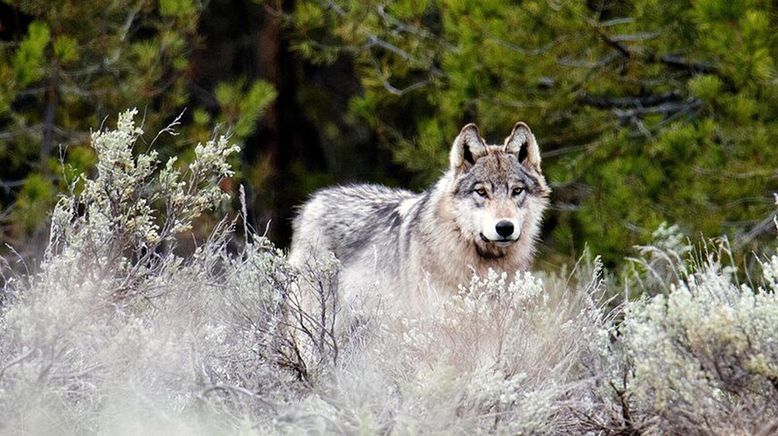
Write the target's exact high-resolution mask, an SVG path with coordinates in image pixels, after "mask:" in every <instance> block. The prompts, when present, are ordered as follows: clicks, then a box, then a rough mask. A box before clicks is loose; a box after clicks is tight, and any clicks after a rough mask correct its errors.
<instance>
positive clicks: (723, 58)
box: [291, 0, 778, 261]
mask: <svg viewBox="0 0 778 436" xmlns="http://www.w3.org/2000/svg"><path fill="white" fill-rule="evenodd" d="M776 17H778V14H776V13H775V10H774V6H772V5H771V3H770V2H766V1H743V2H730V1H726V0H704V1H697V2H669V3H668V2H657V1H655V0H632V1H629V2H606V3H601V2H599V3H598V2H594V3H593V2H583V1H572V2H547V1H524V2H521V3H519V4H513V3H510V4H509V3H508V2H502V1H498V0H492V1H469V0H443V1H438V2H417V1H402V0H400V1H394V2H388V3H387V2H382V1H368V2H362V1H354V0H336V1H330V2H314V1H301V2H297V3H296V6H295V9H294V11H293V13H292V16H291V23H292V26H293V29H294V32H295V43H294V48H295V49H297V50H298V51H299V52H300V53H301V54H302V55H304V56H306V57H307V58H309V59H311V60H312V61H314V62H323V63H327V62H331V61H333V60H334V59H344V58H348V59H351V60H352V61H353V63H354V66H355V69H356V74H357V76H358V78H359V80H360V83H361V85H362V87H363V93H362V95H360V96H358V97H356V98H355V99H354V100H353V101H352V104H351V106H350V107H351V111H352V115H356V116H358V117H360V118H361V119H362V120H364V121H365V122H366V123H368V125H369V126H370V127H371V129H372V130H373V131H374V132H375V134H376V136H377V137H378V138H380V140H381V141H382V142H383V143H384V145H385V147H387V148H388V149H389V150H392V152H393V153H394V157H395V159H396V160H397V162H399V163H401V164H402V165H403V166H405V167H406V168H408V169H410V170H412V171H413V172H415V173H416V174H418V175H419V176H420V177H419V178H418V186H419V187H420V186H423V185H424V184H426V183H429V182H430V181H431V180H433V179H434V178H436V177H437V174H438V171H439V168H440V164H441V162H444V161H445V160H444V156H445V153H446V152H447V149H448V147H449V144H450V142H451V140H452V139H453V138H454V137H455V135H456V133H457V131H458V129H459V128H460V127H461V126H462V125H463V124H464V123H466V122H470V121H474V122H477V123H478V124H479V126H480V127H481V130H482V131H483V132H484V133H485V134H486V135H488V136H489V138H488V139H492V140H494V141H500V140H501V139H502V137H504V135H505V134H506V133H507V132H508V130H509V129H510V127H511V126H512V125H513V123H514V122H515V121H517V120H524V121H526V122H527V123H528V124H529V125H530V126H531V127H532V128H533V131H534V132H535V134H536V136H537V137H538V139H539V141H540V145H541V148H542V151H543V152H544V169H545V171H546V172H547V173H548V174H549V175H550V177H549V178H550V180H551V182H552V188H553V189H554V191H555V194H554V195H555V196H554V202H553V203H554V205H555V206H556V208H555V209H558V211H556V212H553V213H554V214H555V216H554V217H553V219H552V221H553V222H556V223H558V226H561V227H563V228H557V229H555V230H554V232H553V233H552V235H551V239H550V240H549V247H547V248H550V249H551V250H550V252H551V253H554V252H556V253H559V252H570V251H571V247H570V246H569V240H570V239H569V238H568V236H570V235H572V236H573V237H574V239H576V240H585V241H589V243H590V244H592V249H593V251H594V252H597V253H603V254H604V255H605V258H606V260H609V261H617V260H618V259H620V258H621V256H622V255H624V254H625V253H626V252H625V250H626V249H627V248H628V247H630V246H631V245H633V244H639V243H644V242H646V241H648V240H649V239H650V235H651V229H653V228H655V227H656V226H657V225H658V224H659V223H660V222H662V221H665V220H667V221H670V222H678V223H683V225H684V226H685V227H686V228H687V229H688V230H689V231H691V232H696V231H703V232H705V233H706V234H721V233H725V234H729V235H730V236H732V237H733V238H734V240H735V243H736V245H737V246H738V247H740V248H743V249H745V250H750V249H753V248H754V247H755V246H754V245H749V243H750V242H751V239H750V237H746V236H744V235H745V234H746V232H747V231H748V230H750V229H751V228H752V227H753V226H754V225H755V224H756V223H758V222H760V221H762V220H763V219H764V218H765V217H766V216H767V215H768V214H769V212H770V209H771V206H770V203H771V197H770V195H771V194H770V193H771V192H772V191H774V190H776V189H778V183H777V182H776V181H777V180H778V179H776V177H775V174H774V169H775V168H778V153H775V146H774V144H775V143H776V142H778V111H776V108H777V107H778V85H776V81H775V77H776V75H777V73H778V72H776V64H775V59H774V56H775V53H778V39H776V37H775V35H774V32H772V29H774V28H775V27H776V25H778V18H776ZM566 235H567V236H566ZM578 248H579V249H580V247H578Z"/></svg>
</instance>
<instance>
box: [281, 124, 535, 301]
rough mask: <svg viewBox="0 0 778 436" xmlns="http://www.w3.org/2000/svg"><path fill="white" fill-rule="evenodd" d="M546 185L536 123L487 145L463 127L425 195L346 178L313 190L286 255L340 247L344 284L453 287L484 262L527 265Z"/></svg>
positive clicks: (398, 291)
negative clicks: (441, 172)
mask: <svg viewBox="0 0 778 436" xmlns="http://www.w3.org/2000/svg"><path fill="white" fill-rule="evenodd" d="M549 192H550V190H549V187H548V185H547V184H546V180H545V178H544V177H543V173H542V171H541V168H540V151H539V149H538V144H537V141H536V140H535V137H534V136H533V134H532V132H531V131H530V128H529V127H528V126H527V125H526V124H525V123H523V122H519V123H517V124H516V125H515V127H514V128H513V130H512V132H511V133H510V135H508V137H507V138H506V139H505V141H504V143H503V144H502V145H488V144H486V142H485V141H484V139H483V138H482V137H481V134H480V132H479V130H478V128H477V127H476V126H475V125H474V124H468V125H466V126H465V127H464V128H462V130H461V132H460V133H459V135H458V136H457V137H456V139H455V140H454V142H453V145H452V147H451V151H450V154H449V167H448V170H447V171H446V172H445V173H444V175H443V177H442V178H441V179H440V180H439V181H438V182H437V183H435V184H434V185H433V186H432V187H430V188H429V189H427V190H426V191H424V192H422V193H414V192H410V191H406V190H401V189H391V188H387V187H384V186H377V185H368V184H365V185H349V186H339V187H333V188H326V189H323V190H320V191H318V192H316V193H314V194H313V195H312V196H311V198H310V199H309V201H308V202H306V203H305V204H304V205H303V206H302V207H301V209H300V211H299V214H298V215H297V217H296V218H295V219H294V221H293V230H294V236H293V239H292V246H291V251H290V261H291V262H292V263H295V264H298V265H299V264H303V263H305V262H306V261H307V260H309V259H311V258H315V257H317V256H325V255H327V254H328V253H330V252H331V253H334V255H335V257H337V259H338V260H339V261H340V263H341V268H342V270H341V280H340V281H341V286H356V287H360V286H362V287H364V286H367V285H369V284H370V283H375V282H379V283H381V285H380V286H379V289H382V290H386V289H389V292H393V293H395V296H396V297H400V295H403V294H404V295H413V294H412V293H413V292H415V291H416V290H418V289H420V288H433V289H436V290H439V291H444V292H447V291H450V292H452V293H454V292H456V291H457V289H458V285H460V284H467V283H468V282H469V281H470V279H471V278H472V276H473V274H474V273H475V274H479V275H483V274H484V273H486V272H487V271H488V269H490V268H491V269H494V270H497V271H500V272H502V271H504V272H507V273H509V274H513V273H514V272H516V271H523V270H527V269H529V268H530V266H531V263H532V258H533V250H534V246H535V243H536V240H537V237H538V232H539V227H540V223H541V218H542V214H543V211H544V209H545V208H546V206H547V204H548V194H549Z"/></svg>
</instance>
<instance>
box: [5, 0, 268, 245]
mask: <svg viewBox="0 0 778 436" xmlns="http://www.w3.org/2000/svg"><path fill="white" fill-rule="evenodd" d="M60 3H61V4H59V3H58V4H57V5H56V6H52V4H51V3H50V2H47V1H41V0H33V1H29V0H25V1H11V2H9V7H10V8H12V9H13V10H14V13H15V14H16V15H17V16H18V17H20V18H19V20H20V22H22V23H24V20H25V19H29V20H31V22H30V23H29V25H27V26H26V27H25V26H23V25H22V26H21V29H20V30H19V31H18V32H16V33H14V34H11V39H10V41H8V42H7V43H3V44H2V45H0V58H2V59H8V62H3V63H0V161H2V162H4V164H5V168H4V169H3V173H2V178H3V179H4V181H5V180H8V181H10V182H11V183H12V187H13V188H12V189H11V190H7V191H5V193H4V195H2V196H0V210H5V209H11V210H12V211H13V212H12V213H11V214H10V215H6V216H8V217H10V221H11V222H10V224H11V225H10V226H9V227H8V228H11V229H14V231H11V232H9V233H7V234H3V235H2V237H3V239H4V240H6V241H8V242H12V243H20V242H21V241H23V240H24V239H25V234H26V233H27V232H29V231H32V230H34V229H36V228H38V227H39V226H40V225H41V224H42V222H43V220H44V219H45V218H46V214H45V213H43V212H40V213H37V212H36V213H33V212H32V209H35V210H40V211H45V209H46V208H48V207H49V206H50V205H51V201H52V199H53V198H54V195H55V194H56V192H58V191H59V190H62V189H64V188H66V187H67V186H68V185H69V184H70V183H71V182H72V180H71V179H72V177H73V176H74V174H76V173H78V172H80V171H84V170H86V169H88V168H89V167H90V165H92V164H93V163H94V155H93V153H91V151H90V148H89V147H88V146H87V144H88V141H89V137H90V135H89V132H90V130H91V129H92V128H94V126H99V125H101V122H102V121H103V120H104V119H105V117H106V116H107V115H109V114H111V113H115V112H118V111H119V110H121V109H124V108H126V107H138V108H139V109H141V111H142V112H143V113H144V120H146V121H145V122H144V128H146V129H150V130H152V131H158V130H161V129H162V128H164V127H165V126H166V125H167V124H168V123H170V122H172V121H173V120H174V118H172V117H175V115H177V114H180V113H182V112H184V113H185V116H188V114H190V113H191V114H193V115H192V118H194V120H195V122H194V123H191V124H189V125H188V126H187V128H186V129H183V130H182V131H181V132H180V134H182V135H184V136H185V137H186V138H187V141H180V142H179V144H181V145H180V146H181V147H191V145H192V144H195V143H197V142H198V141H204V140H206V139H208V138H209V137H210V136H211V124H209V123H212V122H214V121H215V122H220V123H223V124H224V126H225V127H224V128H225V130H229V131H231V132H232V134H233V136H232V140H233V141H235V142H242V141H244V140H245V139H246V138H247V137H248V136H249V135H250V134H252V133H253V132H254V129H255V127H256V121H257V119H258V118H259V116H260V115H261V114H262V113H263V112H264V111H265V110H266V108H267V107H268V105H269V104H270V102H272V101H273V99H274V98H275V95H276V93H275V91H274V89H273V88H272V86H270V85H269V84H268V83H266V82H262V81H254V82H248V81H246V80H242V79H241V80H235V81H234V82H232V81H230V80H229V79H227V78H225V79H222V80H223V81H222V83H221V85H219V90H217V91H216V94H217V100H218V103H219V105H218V106H217V107H214V106H209V107H208V108H207V109H206V108H202V107H198V106H199V105H200V104H201V101H202V99H199V100H198V99H195V98H193V96H192V95H191V94H190V92H191V86H190V85H191V75H192V71H193V68H194V66H193V61H192V59H191V56H192V53H193V51H194V50H195V49H196V48H198V44H200V42H201V36H200V35H199V33H198V32H199V30H198V24H199V21H200V14H201V13H202V12H203V9H204V7H205V5H206V3H207V2H206V3H203V2H200V1H197V0H161V1H157V0H141V1H130V0H119V1H112V2H103V1H98V0H88V1H79V2H64V3H62V2H60ZM223 89H229V90H230V91H229V92H228V93H227V94H228V95H227V98H219V97H223V96H224V93H223V91H222V90H223ZM203 91H204V92H206V93H208V92H209V90H208V89H201V90H200V92H201V94H202V92H203ZM185 109H188V111H185ZM147 140H148V141H151V140H153V138H147ZM173 147H174V145H171V146H169V148H162V149H160V154H161V155H162V156H165V157H167V156H170V155H173V154H181V155H182V162H183V164H186V163H188V161H190V160H191V159H194V157H195V156H194V153H193V152H192V150H189V151H188V153H185V152H184V150H183V149H174V148H173ZM60 158H64V160H65V162H66V164H67V165H66V166H65V168H66V170H65V173H64V174H63V172H62V171H60V170H59V168H60V165H59V163H58V160H59V159H60ZM20 181H23V182H22V183H19V182H20ZM42 184H47V185H48V187H47V188H45V189H44V187H43V186H41V185H42ZM32 186H35V187H36V188H35V189H34V190H33V189H32ZM38 191H43V192H47V193H48V194H47V195H45V196H33V195H32V193H33V192H38ZM44 197H45V198H46V199H47V200H46V201H42V200H41V204H40V205H39V206H33V205H32V204H31V203H30V202H34V201H39V200H38V199H40V198H44ZM17 203H18V204H17ZM15 204H16V206H15ZM17 206H18V207H17ZM31 208H32V209H31ZM28 212H29V213H28ZM16 220H22V221H23V222H24V224H22V225H15V222H14V221H16Z"/></svg>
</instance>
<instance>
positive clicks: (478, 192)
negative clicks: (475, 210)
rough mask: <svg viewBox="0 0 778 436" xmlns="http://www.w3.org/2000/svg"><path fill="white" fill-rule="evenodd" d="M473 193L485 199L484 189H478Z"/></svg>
mask: <svg viewBox="0 0 778 436" xmlns="http://www.w3.org/2000/svg"><path fill="white" fill-rule="evenodd" d="M475 193H476V194H478V195H480V196H481V197H486V189H484V188H478V189H476V190H475Z"/></svg>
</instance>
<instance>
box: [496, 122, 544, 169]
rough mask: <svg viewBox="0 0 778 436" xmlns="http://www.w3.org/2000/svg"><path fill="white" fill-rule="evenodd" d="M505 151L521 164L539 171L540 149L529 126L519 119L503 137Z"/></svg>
mask: <svg viewBox="0 0 778 436" xmlns="http://www.w3.org/2000/svg"><path fill="white" fill-rule="evenodd" d="M505 151H506V152H507V153H513V154H515V155H516V157H517V158H518V159H519V163H521V164H522V165H524V166H526V167H529V168H534V169H535V170H537V171H540V149H539V148H538V143H537V141H535V135H533V134H532V131H531V130H530V129H529V126H528V125H526V124H525V123H523V122H521V121H519V122H518V123H516V125H515V126H513V131H511V134H510V135H508V137H507V138H505Z"/></svg>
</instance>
